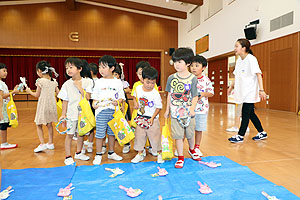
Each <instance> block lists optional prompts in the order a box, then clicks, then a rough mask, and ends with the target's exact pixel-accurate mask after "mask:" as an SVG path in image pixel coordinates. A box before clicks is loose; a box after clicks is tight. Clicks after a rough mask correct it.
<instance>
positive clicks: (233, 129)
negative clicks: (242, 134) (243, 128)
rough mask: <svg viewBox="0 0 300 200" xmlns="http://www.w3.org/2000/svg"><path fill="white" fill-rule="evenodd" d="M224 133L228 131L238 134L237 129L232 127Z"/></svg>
mask: <svg viewBox="0 0 300 200" xmlns="http://www.w3.org/2000/svg"><path fill="white" fill-rule="evenodd" d="M226 131H228V132H239V128H237V127H234V126H233V127H231V128H228V129H226Z"/></svg>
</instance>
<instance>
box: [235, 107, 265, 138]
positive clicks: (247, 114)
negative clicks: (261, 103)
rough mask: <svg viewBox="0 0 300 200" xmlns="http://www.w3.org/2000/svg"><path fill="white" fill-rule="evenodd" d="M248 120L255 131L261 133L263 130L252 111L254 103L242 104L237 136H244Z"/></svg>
mask: <svg viewBox="0 0 300 200" xmlns="http://www.w3.org/2000/svg"><path fill="white" fill-rule="evenodd" d="M249 119H250V120H251V122H252V123H253V125H254V126H255V128H256V130H257V131H258V132H259V133H260V132H263V131H264V129H263V127H262V125H261V123H260V120H259V119H258V117H257V115H256V114H255V111H254V103H243V108H242V123H241V127H240V130H239V133H238V134H239V135H241V136H244V135H245V133H246V130H247V127H248V124H249Z"/></svg>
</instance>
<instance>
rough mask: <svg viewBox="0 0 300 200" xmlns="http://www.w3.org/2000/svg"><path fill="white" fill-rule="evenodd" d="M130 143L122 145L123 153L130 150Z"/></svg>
mask: <svg viewBox="0 0 300 200" xmlns="http://www.w3.org/2000/svg"><path fill="white" fill-rule="evenodd" d="M130 147H131V146H130V145H124V147H123V151H122V152H123V153H129V151H130Z"/></svg>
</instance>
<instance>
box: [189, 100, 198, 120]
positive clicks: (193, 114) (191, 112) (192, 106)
mask: <svg viewBox="0 0 300 200" xmlns="http://www.w3.org/2000/svg"><path fill="white" fill-rule="evenodd" d="M197 102H198V97H197V96H195V97H193V99H192V105H191V107H190V116H191V117H194V116H195V108H196V105H197Z"/></svg>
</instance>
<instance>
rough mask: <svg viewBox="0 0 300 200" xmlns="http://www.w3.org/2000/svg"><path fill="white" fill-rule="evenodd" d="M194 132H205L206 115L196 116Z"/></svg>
mask: <svg viewBox="0 0 300 200" xmlns="http://www.w3.org/2000/svg"><path fill="white" fill-rule="evenodd" d="M195 120H196V127H195V130H196V131H206V126H207V114H196V116H195Z"/></svg>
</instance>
